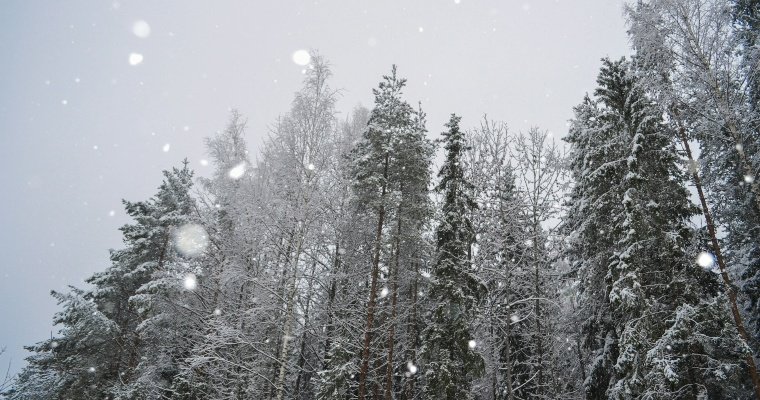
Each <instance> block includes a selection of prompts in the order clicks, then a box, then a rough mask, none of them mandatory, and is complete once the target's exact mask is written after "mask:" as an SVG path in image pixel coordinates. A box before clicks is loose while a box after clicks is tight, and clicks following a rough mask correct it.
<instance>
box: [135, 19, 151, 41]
mask: <svg viewBox="0 0 760 400" xmlns="http://www.w3.org/2000/svg"><path fill="white" fill-rule="evenodd" d="M132 33H134V34H135V36H137V37H139V38H140V39H146V38H147V37H148V36H150V25H148V23H147V22H145V21H144V20H138V21H135V23H134V24H132Z"/></svg>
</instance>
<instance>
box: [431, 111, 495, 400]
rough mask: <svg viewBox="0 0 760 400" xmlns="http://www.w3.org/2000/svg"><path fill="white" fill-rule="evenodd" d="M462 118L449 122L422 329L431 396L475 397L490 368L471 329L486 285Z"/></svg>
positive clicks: (444, 138)
mask: <svg viewBox="0 0 760 400" xmlns="http://www.w3.org/2000/svg"><path fill="white" fill-rule="evenodd" d="M459 121H460V117H458V116H456V115H454V114H452V115H451V118H450V119H449V122H448V123H447V124H446V127H447V128H448V131H446V132H444V133H443V139H442V141H443V142H444V143H445V144H444V149H445V151H446V155H445V157H446V159H445V161H444V164H443V166H442V167H441V170H440V171H439V173H438V177H439V179H440V180H439V183H438V185H437V187H436V190H437V192H439V193H440V194H441V195H442V196H443V204H442V207H441V212H440V224H439V226H438V228H437V230H436V239H437V242H436V248H437V256H436V261H435V265H434V266H433V269H432V274H431V275H432V279H433V282H432V284H431V288H430V293H429V295H428V297H429V299H430V301H431V302H432V307H433V309H432V310H431V312H430V316H429V318H428V321H427V326H426V327H425V329H424V330H423V333H422V336H423V349H422V360H423V363H424V364H423V367H422V368H423V370H424V373H425V387H424V394H425V398H428V399H452V400H453V399H469V398H472V393H471V392H470V387H471V385H472V381H473V380H474V379H475V378H477V377H479V376H480V375H481V374H482V373H483V369H484V364H483V357H482V356H481V355H480V354H479V353H477V351H476V350H475V347H476V345H477V343H476V342H475V340H474V335H473V334H472V332H471V328H470V324H471V322H472V321H473V319H474V317H475V313H476V309H477V307H478V303H479V301H480V299H481V297H482V295H483V292H484V286H483V283H482V282H481V281H480V280H479V279H478V277H477V276H476V275H475V274H474V271H473V268H472V253H471V249H472V244H473V242H474V240H475V234H474V232H473V227H472V223H471V221H470V215H471V212H472V210H473V209H474V208H475V207H476V205H475V202H474V201H473V199H472V198H471V193H472V189H473V186H472V184H471V183H470V182H469V181H467V180H466V179H465V155H464V153H465V151H467V149H468V146H467V142H466V139H465V135H464V133H463V132H461V131H460V130H459Z"/></svg>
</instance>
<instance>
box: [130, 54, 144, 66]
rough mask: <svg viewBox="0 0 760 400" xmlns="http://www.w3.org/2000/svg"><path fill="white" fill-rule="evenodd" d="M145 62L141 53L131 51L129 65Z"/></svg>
mask: <svg viewBox="0 0 760 400" xmlns="http://www.w3.org/2000/svg"><path fill="white" fill-rule="evenodd" d="M142 62H143V55H142V54H140V53H129V65H132V66H134V65H138V64H140V63H142Z"/></svg>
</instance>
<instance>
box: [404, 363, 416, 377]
mask: <svg viewBox="0 0 760 400" xmlns="http://www.w3.org/2000/svg"><path fill="white" fill-rule="evenodd" d="M406 370H407V371H409V375H414V374H416V373H417V366H416V365H414V363H412V362H411V361H409V362H407V363H406Z"/></svg>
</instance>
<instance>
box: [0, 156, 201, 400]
mask: <svg viewBox="0 0 760 400" xmlns="http://www.w3.org/2000/svg"><path fill="white" fill-rule="evenodd" d="M164 178H165V180H164V182H163V183H162V184H161V186H160V187H159V190H158V193H157V194H156V196H154V197H153V198H151V199H149V200H148V201H143V202H127V201H125V202H124V204H125V208H126V210H127V214H128V215H130V216H131V217H132V218H133V219H134V220H135V222H134V223H133V224H127V225H125V226H123V227H122V228H121V231H122V233H123V235H124V244H125V248H124V249H121V250H118V251H112V252H111V261H112V265H111V266H110V267H109V268H108V269H107V270H105V271H104V272H101V273H97V274H95V275H94V276H92V277H91V278H89V279H88V280H87V282H88V283H89V284H91V285H93V289H91V290H80V289H76V288H72V289H71V292H70V293H57V292H53V296H54V297H55V298H56V299H57V300H58V302H59V304H60V305H61V306H62V307H63V310H62V311H60V312H59V313H57V314H56V317H55V318H54V322H55V323H56V324H57V325H60V326H61V329H60V331H59V334H58V336H57V337H53V338H51V339H49V340H46V341H44V342H41V343H39V344H37V345H36V346H33V347H31V348H30V349H31V350H32V351H34V352H35V353H36V354H34V355H32V356H31V357H29V359H28V361H29V366H28V367H27V369H26V370H25V371H24V372H22V377H28V378H24V379H28V381H37V383H35V384H34V385H32V386H27V385H25V384H21V385H19V386H18V390H17V391H16V393H15V394H14V396H16V397H14V398H18V399H24V398H26V397H25V396H26V393H25V392H24V390H26V389H25V388H32V387H34V388H35V389H34V391H35V392H47V393H51V394H52V396H53V397H54V398H80V399H102V398H106V397H115V398H125V397H127V398H128V397H130V396H132V395H133V394H132V392H133V391H134V389H135V385H136V381H137V379H138V377H139V375H140V373H142V371H141V370H140V363H141V356H143V355H146V353H145V351H146V350H147V349H148V347H146V346H145V343H144V341H143V340H142V338H144V336H143V335H142V334H141V327H140V324H141V323H142V322H144V321H145V318H146V316H156V315H157V314H155V313H152V312H151V310H150V309H149V308H144V306H147V304H146V303H142V302H141V301H139V300H138V299H140V298H141V297H144V296H145V294H146V292H145V291H146V290H147V288H148V287H152V285H151V283H152V282H155V281H154V277H155V276H156V274H159V273H166V271H165V268H166V267H167V263H168V262H169V258H170V257H171V254H174V250H173V249H172V242H171V241H170V239H171V237H172V235H171V232H172V228H173V227H178V224H180V223H182V222H184V221H186V218H187V215H189V213H190V211H191V207H190V206H191V204H192V203H191V200H190V197H189V190H190V187H191V185H192V171H190V170H189V169H188V168H187V162H185V165H184V168H182V169H176V168H175V169H173V170H172V171H165V172H164ZM181 279H182V278H181V276H174V283H175V285H179V284H181ZM143 365H145V363H143ZM154 365H155V364H154ZM167 367H169V368H171V365H167ZM38 374H41V375H42V376H43V377H44V378H41V377H40V378H38ZM38 379H39V380H38ZM40 381H42V382H46V384H49V385H52V387H47V388H40V387H39V386H40V385H39V382H40ZM22 383H23V382H22ZM151 383H152V384H154V385H158V387H164V388H166V387H167V386H168V385H169V384H170V383H171V379H168V380H166V381H163V382H160V381H158V380H154V381H152V382H151Z"/></svg>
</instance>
